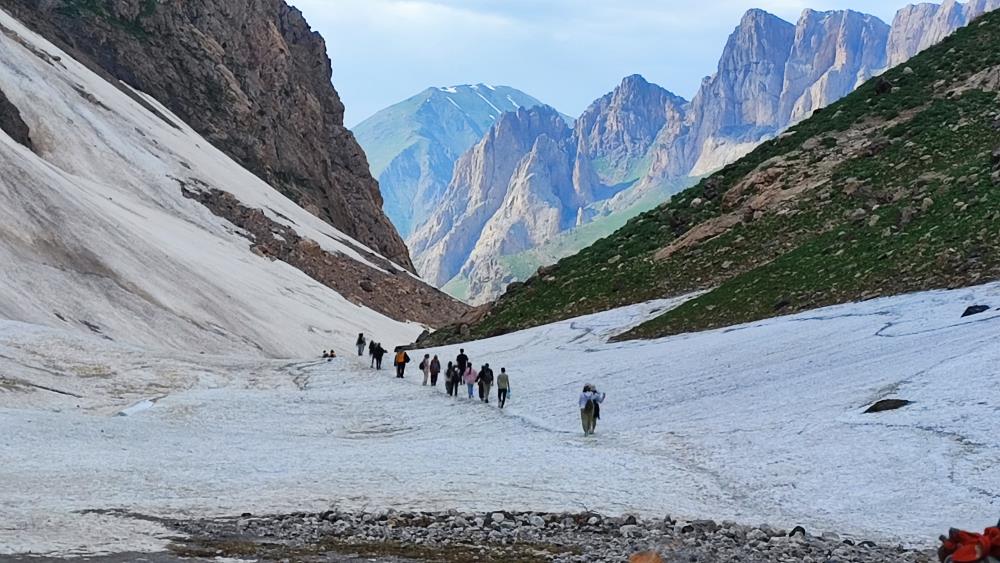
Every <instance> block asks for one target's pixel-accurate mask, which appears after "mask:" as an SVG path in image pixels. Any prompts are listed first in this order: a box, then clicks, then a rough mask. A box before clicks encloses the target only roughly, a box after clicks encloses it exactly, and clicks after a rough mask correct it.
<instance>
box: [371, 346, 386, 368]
mask: <svg viewBox="0 0 1000 563" xmlns="http://www.w3.org/2000/svg"><path fill="white" fill-rule="evenodd" d="M385 353H386V349H385V348H383V347H382V343H381V342H376V343H375V350H374V351H372V361H373V362H375V369H382V356H385Z"/></svg>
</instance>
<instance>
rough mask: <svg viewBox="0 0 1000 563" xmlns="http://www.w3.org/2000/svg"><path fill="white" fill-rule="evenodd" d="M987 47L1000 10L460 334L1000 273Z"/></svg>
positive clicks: (800, 302)
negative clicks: (654, 308) (658, 304)
mask: <svg viewBox="0 0 1000 563" xmlns="http://www.w3.org/2000/svg"><path fill="white" fill-rule="evenodd" d="M997 45H1000V12H996V13H992V14H988V15H986V16H984V17H983V18H981V19H980V20H978V21H976V22H974V23H973V24H972V25H970V26H969V27H967V28H965V29H962V30H960V31H958V32H957V33H956V34H955V35H953V36H951V37H949V38H948V39H946V40H944V41H943V42H942V43H941V44H939V45H938V46H936V47H933V48H931V49H929V50H927V51H925V52H923V53H922V54H920V55H918V56H917V57H915V58H914V59H912V60H911V61H909V62H908V63H906V64H905V65H903V66H900V67H897V68H895V69H893V70H891V71H889V72H887V73H885V74H884V75H883V76H882V77H879V78H875V79H873V80H871V81H869V82H868V83H867V84H865V85H864V86H862V87H861V88H859V89H858V90H857V91H856V92H854V93H853V94H851V95H849V96H847V97H846V98H843V99H842V100H840V101H839V102H837V103H834V104H833V105H831V106H829V107H827V108H826V109H824V110H822V111H820V112H817V113H816V114H814V115H813V116H812V117H811V118H810V119H808V120H806V121H804V122H802V123H800V124H798V125H797V126H795V127H793V128H792V129H790V130H789V131H787V132H786V133H784V134H783V135H781V136H780V137H779V138H777V139H774V140H772V141H769V142H767V143H764V144H763V145H761V146H760V147H759V148H758V149H757V150H755V151H754V152H753V153H751V154H750V155H748V156H747V157H746V158H743V159H742V160H740V161H738V162H736V163H734V164H732V165H730V166H728V167H726V168H725V169H723V170H721V171H720V172H718V173H716V174H714V175H712V176H710V177H708V178H706V179H704V180H703V181H701V182H700V183H699V184H698V185H697V186H695V187H694V188H691V189H689V190H687V191H685V192H683V193H681V194H680V195H678V196H676V197H674V198H673V200H672V201H670V202H669V203H667V204H664V205H662V206H660V207H657V208H656V209H653V210H651V211H649V212H647V213H644V214H642V215H640V216H638V217H636V218H634V219H632V220H631V221H629V222H628V223H627V224H626V225H625V226H624V227H623V228H621V229H620V230H618V231H616V232H615V233H614V234H612V235H611V236H609V237H607V238H604V239H602V240H600V241H598V242H597V243H595V244H593V245H592V246H590V247H588V248H586V249H584V250H583V251H581V252H579V253H578V254H576V255H574V256H572V257H569V258H566V259H563V260H561V261H560V262H559V263H558V264H556V265H555V266H552V267H549V268H546V269H543V270H541V271H539V272H538V274H536V275H535V276H534V277H532V278H531V279H530V280H529V281H527V282H526V283H525V284H523V285H518V286H514V287H512V288H511V289H510V290H509V291H508V292H507V294H505V295H504V296H503V297H502V298H501V299H500V300H499V301H498V302H497V303H496V304H495V305H494V306H493V307H492V308H491V309H490V310H489V311H488V312H487V313H486V314H485V315H484V316H483V317H482V318H481V320H480V321H478V322H477V323H475V324H473V325H469V326H465V327H462V330H461V332H462V333H463V334H462V338H466V339H467V338H470V337H473V338H474V337H479V336H487V335H494V334H499V333H503V332H508V331H512V330H517V329H521V328H525V327H530V326H535V325H539V324H543V323H548V322H552V321H555V320H558V319H564V318H569V317H573V316H577V315H581V314H587V313H592V312H596V311H601V310H605V309H609V308H613V307H617V306H621V305H626V304H629V303H635V302H639V301H644V300H648V299H652V298H659V297H664V296H671V295H678V294H683V293H687V292H691V291H694V290H706V293H704V294H703V295H701V296H700V297H698V298H697V299H694V300H691V301H689V302H687V303H686V304H685V305H683V306H681V307H680V308H677V309H675V310H672V311H670V312H669V313H667V314H665V315H664V316H661V317H659V318H657V319H654V320H653V321H651V322H649V323H647V324H644V325H642V326H639V327H637V328H636V329H634V330H632V331H631V332H629V333H627V334H625V335H622V337H623V338H650V337H658V336H664V335H669V334H676V333H681V332H688V331H696V330H703V329H710V328H716V327H722V326H727V325H732V324H736V323H742V322H747V321H753V320H758V319H763V318H767V317H771V316H775V315H782V314H787V313H792V312H796V311H800V310H805V309H811V308H815V307H821V306H825V305H831V304H835V303H842V302H848V301H854V300H863V299H868V298H873V297H878V296H885V295H893V294H899V293H903V292H910V291H916V290H923V289H931V288H951V287H960V286H965V285H971V284H976V283H982V282H985V281H987V280H992V279H997V278H1000V242H998V241H1000V96H998V94H1000V49H997V47H996V46H997ZM457 332H458V329H457V328H455V329H452V331H451V332H449V331H442V332H440V333H438V334H436V335H433V336H432V338H433V339H435V340H446V339H448V338H452V337H454V336H455V335H456V333H457Z"/></svg>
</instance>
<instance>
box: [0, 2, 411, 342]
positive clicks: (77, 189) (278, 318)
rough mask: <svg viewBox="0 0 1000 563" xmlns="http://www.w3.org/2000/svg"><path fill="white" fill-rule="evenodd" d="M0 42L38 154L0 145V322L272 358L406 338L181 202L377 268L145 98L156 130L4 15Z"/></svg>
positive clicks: (0, 62)
mask: <svg viewBox="0 0 1000 563" xmlns="http://www.w3.org/2000/svg"><path fill="white" fill-rule="evenodd" d="M0 32H2V33H0V88H2V89H3V91H4V92H5V93H6V95H7V97H8V98H9V99H10V100H11V102H12V103H13V104H14V105H15V106H16V107H18V108H19V109H20V111H21V113H22V116H23V118H24V120H25V122H26V123H27V124H28V125H29V127H30V128H31V135H32V141H33V143H34V145H35V147H36V150H37V154H35V153H33V152H32V151H30V150H28V149H27V148H25V147H23V146H21V145H19V144H17V143H16V142H14V141H13V140H12V139H11V138H9V137H8V136H7V135H5V134H3V133H2V132H0V262H2V263H3V264H4V267H3V269H2V270H0V318H7V319H15V320H20V321H25V322H30V323H33V324H39V325H47V326H52V327H58V328H72V329H74V330H80V331H87V332H89V331H94V332H97V333H99V334H101V335H103V336H106V337H108V338H113V339H115V340H123V341H127V342H130V343H133V344H142V345H146V346H156V347H168V348H174V349H183V350H190V351H195V352H199V351H201V352H234V353H236V352H238V353H252V354H266V355H271V356H286V355H304V354H306V353H310V354H311V353H316V352H317V351H318V350H321V349H327V348H330V347H331V346H333V347H336V348H337V349H341V350H346V349H348V348H349V347H350V345H351V344H352V343H353V340H354V338H356V336H357V333H358V332H362V331H364V332H368V333H376V334H378V335H379V337H380V338H382V339H383V341H385V342H387V343H388V342H392V343H400V342H409V341H411V340H412V339H413V337H415V336H416V334H418V333H419V332H420V330H421V328H420V327H417V326H415V325H405V324H402V323H399V322H396V321H393V320H391V319H389V318H387V317H385V316H383V315H381V314H378V313H376V312H374V311H372V310H370V309H367V308H364V307H360V306H357V305H354V304H352V303H350V302H348V301H347V300H346V299H344V298H343V297H341V296H340V295H338V294H337V293H335V292H334V291H332V290H330V289H328V288H327V287H325V286H322V285H320V284H319V283H317V282H315V281H314V280H312V279H311V278H309V277H307V276H306V275H305V274H303V273H302V272H300V271H298V270H296V269H294V268H292V267H290V266H288V265H286V264H284V263H282V262H271V261H269V260H267V259H265V258H262V257H260V256H257V255H256V254H254V253H252V252H251V251H250V242H249V240H248V239H247V238H246V237H244V236H242V235H241V234H240V233H239V232H238V230H237V229H235V228H234V227H233V225H231V224H229V223H228V222H226V221H224V220H222V219H219V218H217V217H215V216H214V215H212V214H211V213H210V212H209V211H208V210H207V209H206V208H204V207H203V206H202V205H200V204H199V203H197V202H195V201H192V200H189V199H186V198H185V197H183V196H182V194H181V184H180V182H186V183H188V184H189V185H200V186H202V187H204V188H205V189H211V188H216V189H219V190H222V191H225V192H229V193H231V194H233V195H234V196H236V198H237V199H238V200H239V201H241V202H242V203H243V204H244V205H245V206H248V207H251V208H259V209H263V210H264V211H265V214H266V215H267V216H268V217H269V218H271V219H273V220H274V221H276V222H278V223H280V224H284V225H288V226H291V227H293V228H294V229H295V231H296V232H298V233H299V234H300V235H301V236H303V237H305V238H309V239H312V240H314V241H316V242H317V243H319V244H320V245H321V246H322V247H323V248H324V249H325V250H327V251H330V252H337V253H341V254H343V255H346V256H348V257H350V258H353V259H354V260H357V261H360V262H362V263H364V264H366V265H368V266H370V267H372V268H375V269H380V268H379V267H378V266H377V265H376V264H373V263H370V262H368V261H367V260H366V259H365V257H364V255H363V254H362V252H364V251H367V249H365V248H364V247H363V245H361V244H359V243H357V242H356V241H353V240H351V239H350V238H348V237H347V236H346V235H344V234H343V233H341V232H339V231H337V230H336V229H334V228H333V227H331V226H329V225H327V224H326V223H324V222H322V221H321V220H319V219H318V218H316V217H314V216H312V215H310V214H309V213H307V212H305V211H304V210H302V209H301V208H299V207H298V206H296V205H295V204H294V203H293V202H291V201H289V200H288V199H286V198H285V197H284V196H282V195H280V194H279V193H277V192H276V191H274V190H273V189H271V187H270V186H268V185H267V184H266V183H264V182H263V181H261V180H259V179H258V178H257V177H256V176H254V175H253V174H251V173H250V172H248V171H246V170H245V169H243V168H241V167H240V166H239V165H237V164H236V163H235V162H233V161H232V160H230V159H229V158H228V157H226V156H225V155H224V154H222V153H221V152H220V151H218V150H216V149H215V148H214V147H212V146H211V145H210V144H209V143H208V142H206V141H205V140H204V139H202V138H201V137H200V136H198V135H197V134H196V133H195V132H194V131H193V130H192V129H191V128H190V127H188V126H187V125H185V124H184V123H183V122H181V120H180V119H178V118H177V117H175V116H173V115H172V114H170V112H169V111H167V110H166V109H165V108H163V107H162V106H160V105H159V104H157V103H156V102H155V101H154V100H153V99H152V98H151V97H149V96H144V95H142V94H139V95H140V96H142V97H143V98H144V99H145V100H146V102H147V103H148V104H149V105H151V106H153V107H155V108H156V109H157V110H158V111H159V112H160V113H162V114H163V115H164V116H165V119H161V118H160V117H157V116H156V115H155V114H154V113H153V112H152V111H150V110H149V109H147V108H144V107H143V106H142V105H140V104H139V103H137V102H136V101H134V100H133V99H131V98H130V97H129V96H127V95H126V94H125V93H123V92H122V91H120V90H119V89H117V88H116V87H114V86H112V85H111V84H109V83H108V82H106V81H104V80H103V79H101V78H100V77H98V76H97V75H95V74H94V73H92V72H91V71H89V70H88V69H86V68H85V67H83V66H82V65H80V64H78V63H77V62H75V61H74V60H73V59H71V58H70V57H69V56H67V55H66V54H65V53H62V52H60V51H59V50H58V49H56V48H55V47H54V46H53V45H51V44H49V43H48V42H47V41H45V40H44V39H42V38H41V37H39V36H37V35H35V34H34V33H32V32H31V31H29V30H28V29H26V28H25V27H24V26H22V25H21V24H20V23H19V22H17V21H16V20H15V19H13V18H11V17H10V16H9V15H8V14H6V13H5V12H3V11H0ZM358 249H360V251H359V250H358ZM398 270H400V271H404V270H403V269H402V268H398Z"/></svg>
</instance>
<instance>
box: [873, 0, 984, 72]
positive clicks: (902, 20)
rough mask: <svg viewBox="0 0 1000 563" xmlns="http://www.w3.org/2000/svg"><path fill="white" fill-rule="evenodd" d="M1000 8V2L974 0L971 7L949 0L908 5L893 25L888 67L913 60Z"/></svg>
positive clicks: (970, 4)
mask: <svg viewBox="0 0 1000 563" xmlns="http://www.w3.org/2000/svg"><path fill="white" fill-rule="evenodd" d="M998 8H1000V0H972V1H970V2H968V3H967V4H962V3H959V2H957V1H956V0H945V1H944V2H943V3H942V4H928V3H923V4H915V5H909V6H906V7H905V8H903V9H901V10H899V11H898V12H897V13H896V17H895V19H893V22H892V33H891V35H890V37H889V42H888V47H887V55H886V58H887V62H888V66H889V67H894V66H896V65H898V64H901V63H903V62H905V61H907V60H909V59H910V58H911V57H913V56H914V55H916V54H917V53H919V52H921V51H923V50H924V49H926V48H928V47H930V46H932V45H934V44H936V43H938V42H939V41H941V40H942V39H944V38H945V37H947V36H949V35H951V34H952V33H954V32H955V30H956V29H958V28H960V27H962V26H965V25H968V23H969V22H971V21H972V20H974V19H975V18H977V17H979V16H981V15H983V14H984V13H986V12H991V11H993V10H996V9H998Z"/></svg>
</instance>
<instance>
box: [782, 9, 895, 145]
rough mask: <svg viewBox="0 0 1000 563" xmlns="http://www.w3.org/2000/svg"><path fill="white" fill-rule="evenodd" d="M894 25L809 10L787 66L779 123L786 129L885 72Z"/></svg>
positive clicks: (857, 15) (849, 13) (848, 13)
mask: <svg viewBox="0 0 1000 563" xmlns="http://www.w3.org/2000/svg"><path fill="white" fill-rule="evenodd" d="M888 38H889V26H888V25H886V24H885V23H884V22H883V21H882V20H880V19H878V18H876V17H874V16H870V15H867V14H861V13H858V12H854V11H851V10H847V11H836V12H816V11H813V10H806V11H805V12H803V14H802V17H801V18H800V19H799V22H798V25H796V27H795V42H794V44H793V45H792V53H791V55H790V56H789V58H788V62H787V63H786V64H785V71H784V74H785V78H784V84H783V86H782V91H781V99H780V101H779V104H778V114H779V115H778V119H779V121H778V124H779V126H780V127H786V126H788V125H790V124H792V123H797V122H799V121H801V120H802V119H804V118H806V117H808V116H810V115H812V112H813V111H814V110H816V109H819V108H822V107H826V106H827V105H829V104H831V103H832V102H835V101H837V100H839V99H840V98H843V97H844V96H846V95H847V94H849V93H851V92H853V91H854V89H855V88H857V87H858V86H860V85H861V84H863V83H864V82H865V81H867V80H868V79H869V78H871V77H872V76H873V75H874V74H875V73H877V72H879V71H880V70H881V69H882V68H883V67H885V48H886V42H887V40H888Z"/></svg>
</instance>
